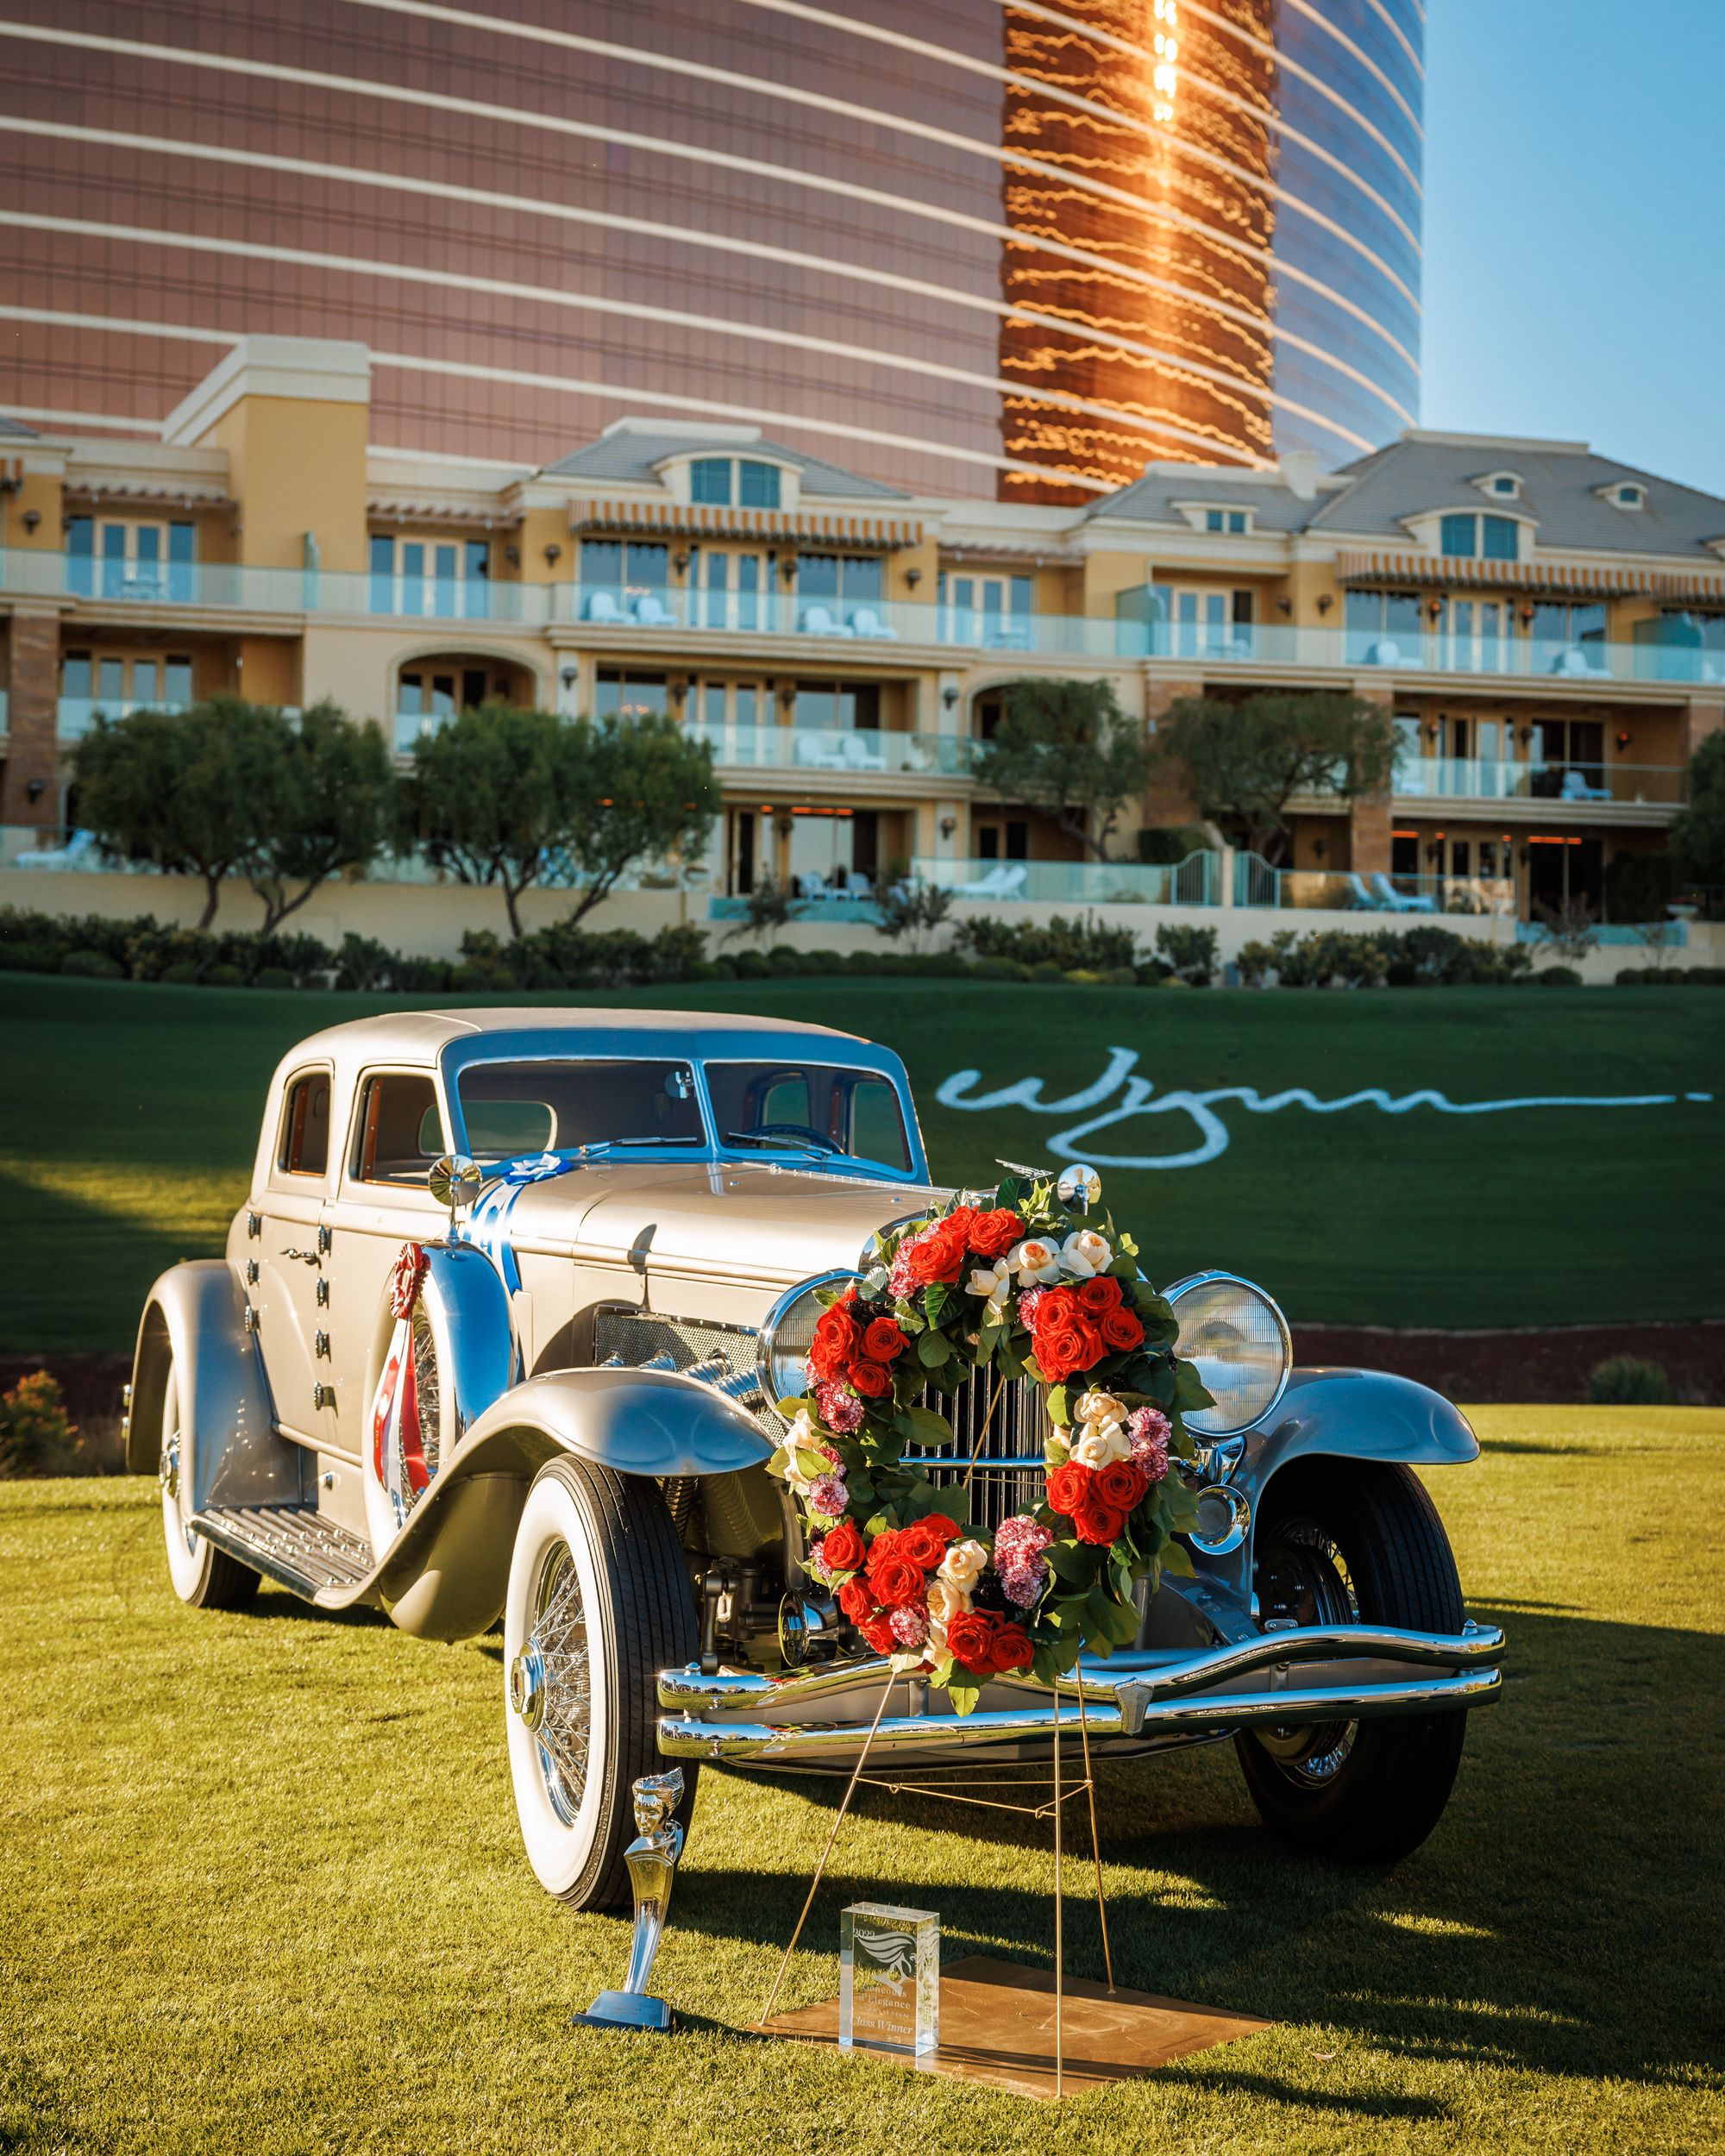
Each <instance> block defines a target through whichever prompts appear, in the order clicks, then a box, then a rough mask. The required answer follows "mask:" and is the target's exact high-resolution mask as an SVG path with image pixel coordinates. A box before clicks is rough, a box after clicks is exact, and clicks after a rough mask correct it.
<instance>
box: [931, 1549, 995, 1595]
mask: <svg viewBox="0 0 1725 2156" xmlns="http://www.w3.org/2000/svg"><path fill="white" fill-rule="evenodd" d="M987 1565H988V1551H987V1550H985V1549H984V1548H983V1546H982V1544H981V1543H980V1542H955V1543H954V1544H953V1545H951V1547H950V1549H949V1550H948V1551H947V1552H946V1555H945V1556H944V1557H943V1558H942V1559H941V1560H940V1570H939V1572H938V1574H937V1575H936V1577H937V1578H938V1579H942V1580H944V1581H945V1582H946V1583H947V1585H948V1586H949V1587H956V1588H957V1589H958V1590H959V1592H960V1593H961V1594H963V1595H969V1592H970V1589H972V1588H973V1587H974V1586H975V1583H976V1582H977V1581H978V1580H979V1579H980V1578H981V1577H982V1573H983V1571H984V1570H985V1569H986V1568H987Z"/></svg>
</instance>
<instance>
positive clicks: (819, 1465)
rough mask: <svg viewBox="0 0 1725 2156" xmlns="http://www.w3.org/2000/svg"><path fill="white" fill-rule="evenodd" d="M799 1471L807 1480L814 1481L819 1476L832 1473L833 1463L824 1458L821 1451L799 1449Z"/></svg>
mask: <svg viewBox="0 0 1725 2156" xmlns="http://www.w3.org/2000/svg"><path fill="white" fill-rule="evenodd" d="M797 1472H798V1474H799V1475H800V1476H802V1478H803V1480H804V1481H805V1482H813V1481H814V1480H815V1479H816V1478H817V1476H822V1475H831V1472H832V1464H831V1461H829V1460H824V1459H823V1458H822V1457H821V1456H820V1454H819V1452H803V1451H799V1452H798V1454H797Z"/></svg>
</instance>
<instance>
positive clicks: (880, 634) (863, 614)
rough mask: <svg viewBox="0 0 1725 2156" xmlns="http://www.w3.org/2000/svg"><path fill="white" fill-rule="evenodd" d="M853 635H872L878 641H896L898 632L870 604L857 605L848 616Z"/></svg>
mask: <svg viewBox="0 0 1725 2156" xmlns="http://www.w3.org/2000/svg"><path fill="white" fill-rule="evenodd" d="M850 633H851V635H852V636H872V637H873V638H874V639H875V642H878V643H896V642H898V636H899V632H898V630H896V629H893V628H890V627H888V624H886V623H885V622H883V621H882V620H881V617H880V616H879V615H878V614H877V613H876V612H875V610H874V608H873V607H872V606H859V607H858V608H857V609H856V612H855V613H854V614H853V615H852V616H851V617H850Z"/></svg>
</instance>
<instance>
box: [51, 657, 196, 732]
mask: <svg viewBox="0 0 1725 2156" xmlns="http://www.w3.org/2000/svg"><path fill="white" fill-rule="evenodd" d="M190 704H191V659H190V658H189V657H186V656H183V655H169V656H167V657H166V658H159V657H157V656H155V655H154V654H153V655H150V656H149V657H147V658H131V657H129V656H128V655H126V654H124V653H114V652H103V653H100V654H97V653H94V652H90V651H68V652H67V653H66V656H65V658H64V659H63V660H62V661H61V662H60V738H61V739H62V740H66V741H72V740H76V739H77V738H78V736H81V735H83V734H86V733H88V732H89V730H90V728H91V722H92V721H93V720H94V718H95V717H96V714H97V712H98V711H99V712H101V713H102V715H103V717H104V718H124V717H125V716H126V714H127V713H128V712H129V711H185V709H186V708H187V706H188V705H190Z"/></svg>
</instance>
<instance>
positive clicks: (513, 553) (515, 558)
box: [503, 547, 521, 569]
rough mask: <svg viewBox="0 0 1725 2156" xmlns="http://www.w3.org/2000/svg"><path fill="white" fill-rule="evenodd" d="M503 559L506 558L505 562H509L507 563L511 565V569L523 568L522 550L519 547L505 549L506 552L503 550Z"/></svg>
mask: <svg viewBox="0 0 1725 2156" xmlns="http://www.w3.org/2000/svg"><path fill="white" fill-rule="evenodd" d="M503 558H504V560H505V561H507V562H508V563H509V564H510V566H511V568H517V569H518V568H519V567H521V549H520V548H519V547H505V548H504V550H503Z"/></svg>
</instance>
